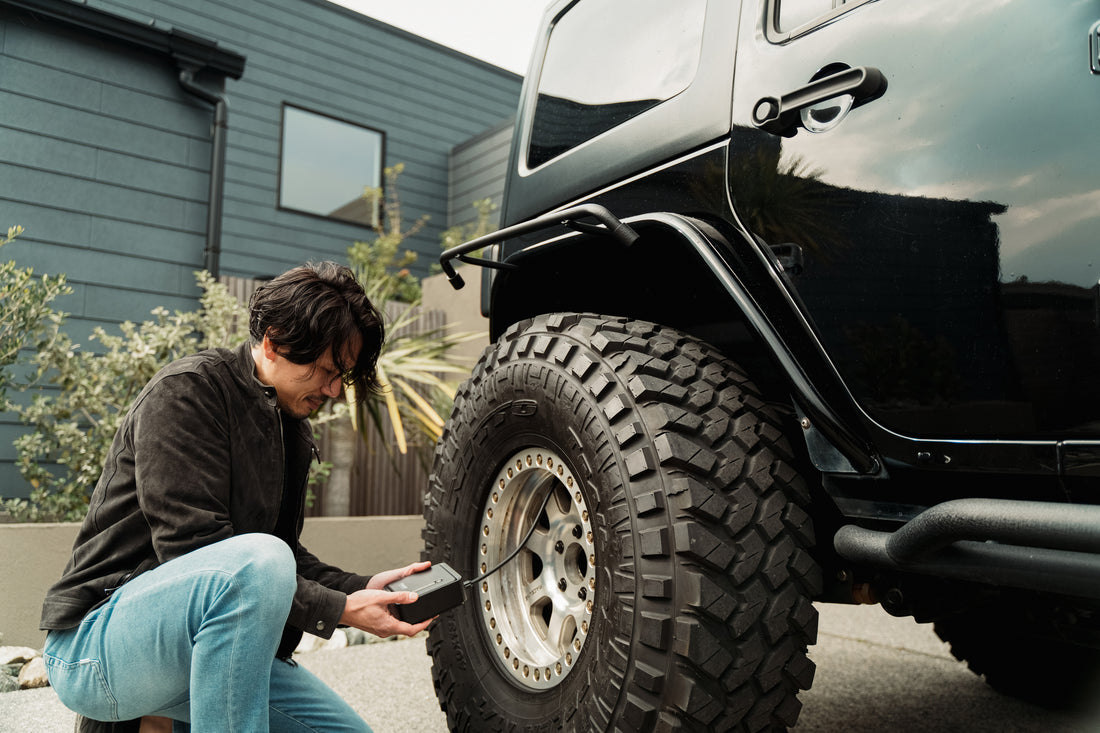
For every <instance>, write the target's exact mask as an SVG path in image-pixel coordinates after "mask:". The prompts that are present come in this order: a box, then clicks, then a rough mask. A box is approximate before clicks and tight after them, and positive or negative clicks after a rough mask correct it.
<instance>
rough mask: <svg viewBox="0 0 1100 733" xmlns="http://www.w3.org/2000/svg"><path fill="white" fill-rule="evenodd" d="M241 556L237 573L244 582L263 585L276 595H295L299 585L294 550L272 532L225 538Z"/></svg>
mask: <svg viewBox="0 0 1100 733" xmlns="http://www.w3.org/2000/svg"><path fill="white" fill-rule="evenodd" d="M225 542H226V544H227V548H226V549H227V550H229V549H232V552H233V554H234V555H236V556H237V557H238V558H239V564H238V566H237V571H236V577H237V579H238V581H239V582H241V583H242V584H244V585H255V586H257V587H260V588H263V589H264V592H265V594H270V595H271V596H273V597H275V598H286V599H288V600H289V599H290V598H293V596H294V592H295V590H296V589H297V567H296V564H295V561H294V553H293V552H291V550H290V547H288V546H287V544H286V543H285V542H283V541H282V540H281V539H279V538H278V537H275V536H273V535H269V534H258V533H257V534H243V535H237V536H235V537H232V538H230V539H228V540H225ZM229 545H232V548H230V547H229Z"/></svg>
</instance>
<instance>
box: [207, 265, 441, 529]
mask: <svg viewBox="0 0 1100 733" xmlns="http://www.w3.org/2000/svg"><path fill="white" fill-rule="evenodd" d="M219 281H220V282H221V283H222V284H224V285H225V286H226V288H227V289H228V290H229V292H230V293H231V294H232V295H234V296H236V298H237V299H238V300H240V301H241V302H242V303H245V304H247V303H248V299H249V297H250V296H251V295H252V293H253V291H255V290H256V288H257V287H259V286H260V285H261V284H262V281H260V280H249V279H244V278H236V277H222V278H219ZM406 308H408V305H407V304H405V303H387V304H386V308H385V314H386V320H387V322H388V323H392V322H394V320H395V319H396V318H397V317H398V316H399V315H401V313H402V312H403V311H404V310H405V309H406ZM445 324H446V314H445V313H444V312H443V311H441V310H425V311H424V312H423V313H421V315H420V317H419V318H417V319H416V320H415V321H414V322H413V323H412V324H410V326H408V327H407V328H406V329H403V330H401V331H397V332H394V333H387V334H386V336H387V338H393V337H396V336H400V335H404V334H405V333H412V334H416V333H423V332H425V331H430V330H434V329H438V328H442V327H443V326H444V325H445ZM317 433H318V435H319V440H318V446H317V447H318V450H319V452H320V454H321V460H323V461H328V462H330V463H333V464H334V467H333V471H332V475H331V476H330V478H329V480H328V481H327V482H325V483H323V484H322V483H318V484H315V485H314V486H313V493H314V497H315V499H314V502H313V505H312V506H311V507H310V508H309V509H308V510H307V512H306V516H379V515H405V514H421V513H423V511H424V493H425V492H426V491H427V487H428V472H429V470H430V467H431V457H432V449H433V446H430V445H419V446H417V445H413V444H410V445H409V450H408V453H405V454H401V453H398V451H397V444H396V441H395V439H394V435H393V429H392V427H390V426H389V424H388V423H387V424H386V425H385V433H386V434H385V435H384V436H380V435H378V432H377V431H375V430H373V429H372V430H370V431H369V432H368V434H367V436H366V438H365V439H364V438H361V437H360V436H359V435H357V434H355V433H354V430H353V429H352V428H351V426H350V423H349V422H348V421H336V422H331V423H326V424H324V425H321V426H319V427H318V428H317ZM410 437H411V436H410ZM412 442H413V441H412V440H410V443H412Z"/></svg>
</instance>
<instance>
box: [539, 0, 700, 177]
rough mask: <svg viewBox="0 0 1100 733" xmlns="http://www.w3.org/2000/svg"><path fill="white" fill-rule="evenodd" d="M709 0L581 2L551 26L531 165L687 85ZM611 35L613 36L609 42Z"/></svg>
mask: <svg viewBox="0 0 1100 733" xmlns="http://www.w3.org/2000/svg"><path fill="white" fill-rule="evenodd" d="M705 15H706V0H683V1H682V2H676V3H670V2H667V0H587V1H585V0H582V1H581V2H578V3H576V4H574V5H573V6H572V7H571V8H570V9H569V10H568V11H567V12H566V13H565V14H564V15H563V16H561V17H560V18H559V20H558V21H557V23H556V24H555V25H554V27H553V29H552V31H551V34H550V41H549V45H548V47H547V52H546V56H545V59H544V61H543V65H542V70H541V72H540V73H539V81H538V102H537V104H536V107H535V114H534V121H533V123H532V129H531V137H530V145H529V147H528V153H527V165H528V167H530V168H535V167H537V166H539V165H542V164H543V163H545V162H546V161H548V160H551V159H552V158H555V157H557V156H558V155H561V154H562V153H564V152H566V151H567V150H570V149H572V148H574V147H576V146H578V145H580V144H581V143H583V142H585V141H586V140H590V139H592V138H594V137H596V136H597V135H599V134H600V133H603V132H606V131H607V130H610V129H611V128H612V127H615V126H616V125H620V124H622V123H623V122H625V121H627V120H629V119H631V118H632V117H636V116H638V115H640V114H642V113H643V112H645V111H646V110H647V109H650V108H651V107H654V106H656V105H658V104H660V103H661V102H663V101H665V100H667V99H670V98H672V97H674V96H676V95H677V94H679V93H680V92H682V91H684V90H685V89H687V88H688V86H689V85H690V84H691V81H692V79H694V78H695V72H696V70H697V69H698V66H699V52H700V46H701V45H702V39H703V21H704V18H705ZM610 39H614V42H613V43H611V42H609V41H610Z"/></svg>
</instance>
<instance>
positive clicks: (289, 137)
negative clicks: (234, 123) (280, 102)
mask: <svg viewBox="0 0 1100 733" xmlns="http://www.w3.org/2000/svg"><path fill="white" fill-rule="evenodd" d="M381 171H382V133H380V132H378V131H377V130H371V129H369V128H366V127H361V126H359V125H353V124H351V123H349V122H344V121H342V120H337V119H335V118H332V117H326V116H324V115H319V114H315V113H313V112H307V111H306V110H303V109H298V108H297V107H290V106H284V107H283V147H282V156H281V172H280V179H279V206H281V207H283V208H286V209H295V210H297V211H304V212H306V213H309V214H317V215H319V216H326V217H330V218H333V219H341V220H343V221H350V222H354V223H356V224H364V225H367V226H373V225H374V224H375V223H376V222H377V221H378V206H377V204H376V202H375V199H374V198H369V199H368V198H364V197H363V192H364V189H365V188H378V187H379V186H381Z"/></svg>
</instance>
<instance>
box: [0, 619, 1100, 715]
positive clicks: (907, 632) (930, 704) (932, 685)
mask: <svg viewBox="0 0 1100 733" xmlns="http://www.w3.org/2000/svg"><path fill="white" fill-rule="evenodd" d="M820 609H821V624H820V633H819V641H818V644H817V646H815V647H814V648H813V650H812V652H811V657H812V658H813V660H814V662H815V663H816V664H817V677H816V679H815V682H814V687H813V689H812V690H811V691H810V692H808V693H805V694H804V695H803V696H802V702H803V709H802V717H801V719H800V720H799V724H798V726H797V727H796V728H795V729H794V730H795V731H796V733H803V732H809V731H817V732H820V733H872V732H874V733H879V732H880V731H891V732H893V733H911V732H916V731H929V732H932V731H934V732H937V733H938V732H941V731H952V732H954V731H958V732H960V733H962V732H964V731H965V732H966V733H984V732H987V731H988V732H989V733H994V732H995V733H1012V732H1017V733H1095V731H1098V730H1100V720H1082V719H1079V718H1074V717H1073V716H1070V715H1066V714H1063V713H1055V712H1051V711H1048V710H1044V709H1042V708H1037V707H1034V706H1031V705H1026V704H1024V703H1020V702H1016V701H1015V700H1012V699H1008V698H1004V697H1001V696H1000V695H998V694H997V693H995V692H993V691H992V690H990V689H989V688H988V687H986V685H985V684H984V683H983V682H982V681H981V680H980V679H978V678H977V677H975V676H974V675H973V674H971V673H970V672H969V670H967V669H966V667H965V666H964V665H962V664H960V663H958V662H956V661H955V660H954V659H953V658H952V657H951V655H950V653H949V652H948V650H947V647H946V645H944V644H942V643H941V642H940V641H939V640H938V639H937V638H936V636H935V634H934V633H933V632H932V629H931V628H930V627H929V626H921V625H918V624H916V623H914V622H913V621H912V620H911V619H896V618H893V617H891V616H889V615H888V614H886V613H885V612H884V611H882V610H881V609H880V608H877V607H849V606H834V605H823V606H821V607H820ZM299 661H300V662H301V663H302V664H303V665H304V666H306V667H307V668H309V669H311V670H312V671H313V672H314V673H316V674H317V675H318V676H320V677H321V678H322V679H324V680H325V681H326V682H328V683H329V684H330V685H332V686H333V687H334V688H335V689H336V690H337V691H338V692H340V693H341V694H342V695H343V696H344V697H345V698H346V699H347V700H348V701H349V702H351V704H352V705H353V706H354V707H355V708H356V709H357V710H359V711H360V712H361V713H362V715H363V717H364V718H366V720H367V722H369V723H370V725H371V727H373V728H374V730H375V733H444V732H445V731H446V730H447V725H446V719H445V718H444V716H443V714H442V713H441V712H440V711H439V707H438V705H437V703H436V698H435V691H434V690H433V688H432V680H431V660H429V659H428V656H427V654H426V653H425V647H424V639H423V638H417V639H409V640H404V641H394V642H387V643H380V644H368V645H364V646H354V647H349V648H347V649H337V650H331V651H316V652H311V653H309V654H305V655H302V656H301V657H300V658H299ZM72 726H73V715H72V714H71V713H69V712H68V711H67V710H65V708H64V707H62V706H61V704H60V703H59V702H58V700H57V697H56V695H54V694H53V691H52V690H50V689H48V688H47V689H44V690H26V691H23V692H13V693H7V694H3V695H0V731H4V732H8V731H11V732H12V733H15V732H16V731H18V732H19V733H24V732H26V733H30V732H34V733H40V732H41V733H53V732H55V731H56V733H69V732H70V731H71V730H72ZM715 733H717V732H715Z"/></svg>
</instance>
